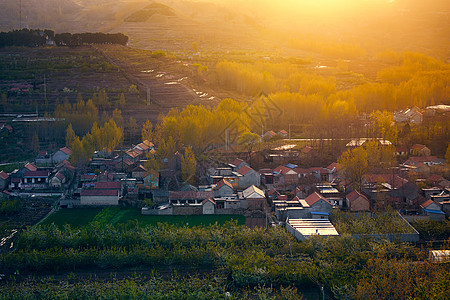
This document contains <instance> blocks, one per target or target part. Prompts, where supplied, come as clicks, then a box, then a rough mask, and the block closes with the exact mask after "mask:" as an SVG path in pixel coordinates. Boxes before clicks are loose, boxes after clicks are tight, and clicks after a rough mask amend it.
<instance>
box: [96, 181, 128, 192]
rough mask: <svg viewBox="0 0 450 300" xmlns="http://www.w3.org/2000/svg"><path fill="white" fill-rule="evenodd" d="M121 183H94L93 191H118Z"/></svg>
mask: <svg viewBox="0 0 450 300" xmlns="http://www.w3.org/2000/svg"><path fill="white" fill-rule="evenodd" d="M121 188H122V183H121V182H120V181H110V182H96V183H95V186H94V189H96V190H120V189H121Z"/></svg>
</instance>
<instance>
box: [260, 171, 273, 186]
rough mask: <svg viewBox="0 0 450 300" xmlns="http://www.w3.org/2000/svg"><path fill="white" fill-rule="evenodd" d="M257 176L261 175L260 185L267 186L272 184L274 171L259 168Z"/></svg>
mask: <svg viewBox="0 0 450 300" xmlns="http://www.w3.org/2000/svg"><path fill="white" fill-rule="evenodd" d="M258 173H259V176H260V177H261V179H260V183H261V185H266V186H267V187H269V186H272V185H273V184H274V175H275V174H274V173H273V170H272V169H261V170H259V171H258Z"/></svg>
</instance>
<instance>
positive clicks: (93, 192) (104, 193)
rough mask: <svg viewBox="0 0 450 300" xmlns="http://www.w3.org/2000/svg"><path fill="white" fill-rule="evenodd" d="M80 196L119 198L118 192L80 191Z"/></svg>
mask: <svg viewBox="0 0 450 300" xmlns="http://www.w3.org/2000/svg"><path fill="white" fill-rule="evenodd" d="M81 196H119V191H118V190H81Z"/></svg>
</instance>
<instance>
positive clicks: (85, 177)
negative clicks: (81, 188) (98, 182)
mask: <svg viewBox="0 0 450 300" xmlns="http://www.w3.org/2000/svg"><path fill="white" fill-rule="evenodd" d="M96 178H97V175H95V174H82V175H81V180H94V179H96Z"/></svg>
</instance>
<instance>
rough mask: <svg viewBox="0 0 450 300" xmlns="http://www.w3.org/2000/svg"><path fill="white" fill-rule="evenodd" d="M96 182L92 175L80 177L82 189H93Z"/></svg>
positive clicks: (95, 176) (94, 176)
mask: <svg viewBox="0 0 450 300" xmlns="http://www.w3.org/2000/svg"><path fill="white" fill-rule="evenodd" d="M96 181H97V175H95V174H94V173H88V174H81V176H80V184H81V187H82V188H83V189H86V188H94V186H95V182H96Z"/></svg>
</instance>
